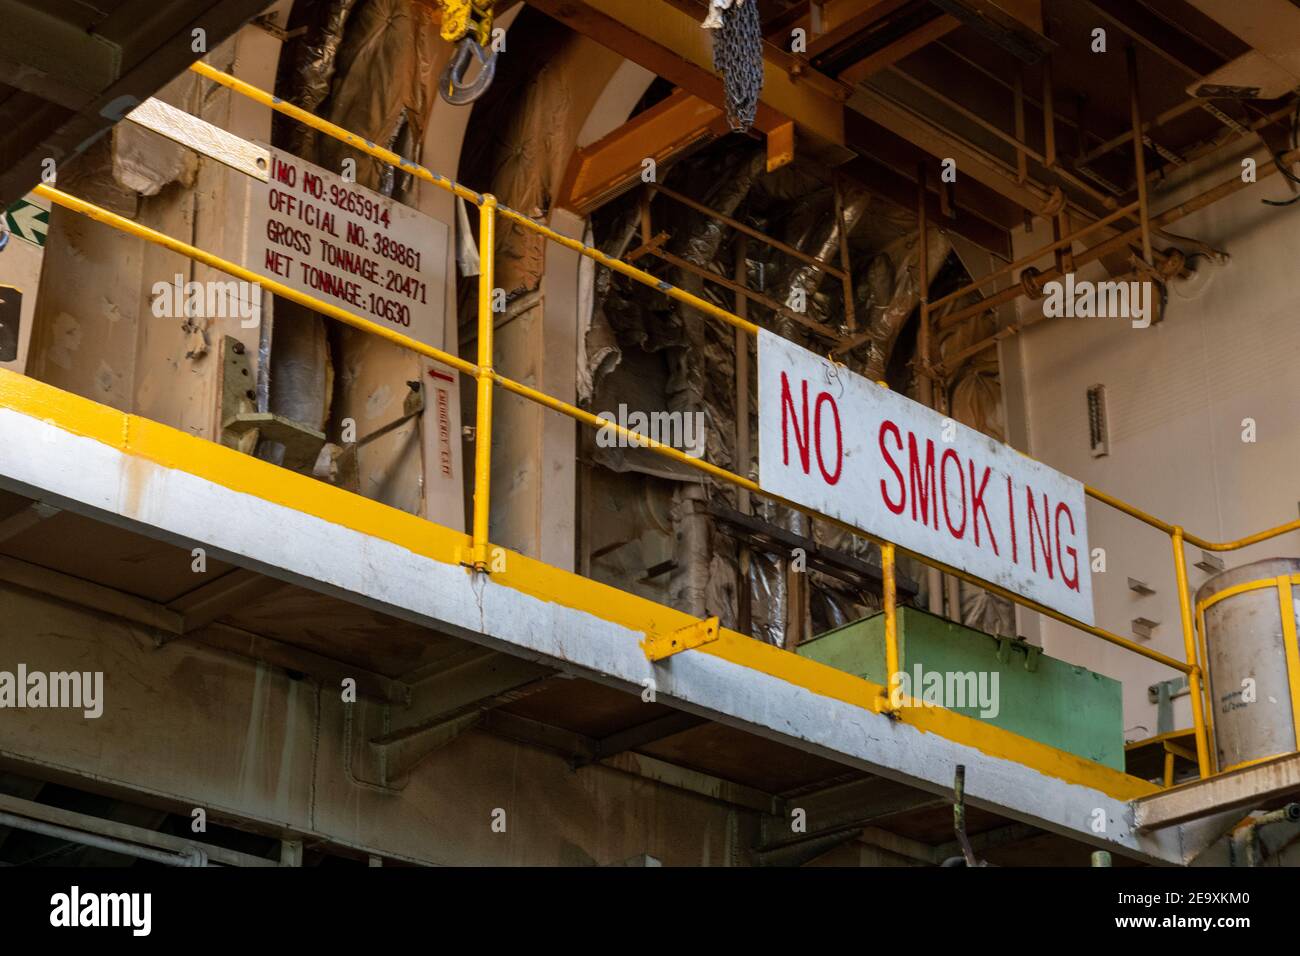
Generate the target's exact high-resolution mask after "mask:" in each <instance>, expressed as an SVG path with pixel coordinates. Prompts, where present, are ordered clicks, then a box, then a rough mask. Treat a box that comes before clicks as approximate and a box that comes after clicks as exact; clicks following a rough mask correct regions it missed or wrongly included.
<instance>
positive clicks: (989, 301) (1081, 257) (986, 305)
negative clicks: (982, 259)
mask: <svg viewBox="0 0 1300 956" xmlns="http://www.w3.org/2000/svg"><path fill="white" fill-rule="evenodd" d="M1278 160H1279V162H1280V163H1282V164H1290V163H1294V162H1300V149H1295V150H1290V151H1288V152H1286V153H1284V154H1283V155H1282V156H1280V157H1279V158H1278ZM1277 165H1278V164H1277V163H1267V164H1263V165H1261V166H1260V167H1259V173H1258V177H1257V181H1259V182H1262V181H1263V180H1265V179H1266V178H1268V177H1269V176H1271V175H1273V174H1274V173H1276V172H1277ZM1249 185H1251V184H1250V183H1248V182H1244V181H1243V180H1242V179H1241V177H1240V176H1235V177H1233V178H1232V179H1229V180H1227V181H1226V182H1223V183H1220V184H1219V185H1218V186H1215V187H1214V188H1212V189H1209V190H1207V191H1206V192H1204V193H1201V194H1200V195H1199V196H1195V197H1193V198H1192V199H1189V200H1187V202H1184V203H1180V204H1178V205H1177V206H1173V207H1171V208H1169V209H1166V210H1165V211H1164V212H1162V213H1160V214H1159V215H1157V216H1156V217H1155V218H1154V219H1152V220H1151V225H1152V226H1153V227H1155V228H1157V229H1159V228H1162V227H1164V226H1168V225H1170V224H1172V223H1175V222H1177V221H1178V220H1180V219H1182V218H1184V217H1186V216H1190V215H1191V214H1192V213H1194V212H1199V211H1200V210H1202V209H1204V208H1205V207H1206V206H1211V205H1213V204H1214V203H1216V202H1218V201H1219V200H1220V199H1223V198H1225V197H1227V196H1230V195H1232V194H1233V193H1236V192H1239V191H1240V190H1242V189H1245V188H1246V187H1247V186H1249ZM1141 234H1142V230H1141V228H1140V227H1135V228H1133V229H1129V230H1127V231H1126V232H1122V233H1120V234H1118V235H1116V236H1112V237H1111V238H1110V239H1107V240H1105V241H1104V242H1100V243H1098V244H1097V245H1095V246H1093V247H1091V248H1089V249H1085V250H1084V251H1083V252H1081V253H1079V254H1078V255H1076V256H1075V257H1074V264H1075V267H1076V268H1078V267H1079V266H1083V265H1087V264H1088V263H1089V262H1093V261H1094V260H1097V259H1100V258H1102V257H1103V256H1107V255H1110V254H1111V253H1112V252H1117V251H1119V250H1120V249H1123V248H1124V247H1125V246H1127V245H1128V244H1129V243H1130V242H1132V241H1133V240H1134V239H1136V238H1138V237H1139V236H1140V235H1141ZM1040 278H1041V279H1043V280H1049V279H1054V278H1060V273H1058V272H1056V271H1055V269H1052V270H1049V271H1047V272H1044V273H1043V274H1042V275H1041V276H1040ZM1022 295H1024V290H1023V289H1022V288H1020V286H1018V285H1013V286H1011V287H1010V288H1008V289H1004V290H1002V291H1001V292H997V293H994V294H993V295H990V296H986V297H985V298H983V299H981V300H980V301H979V302H976V303H975V304H974V305H971V306H968V307H966V308H964V309H960V310H958V311H956V312H952V313H950V314H949V315H946V316H944V317H943V318H942V319H940V321H939V327H940V328H941V329H947V328H951V327H952V326H954V325H956V324H958V323H959V322H964V321H965V320H966V319H969V318H972V317H974V316H977V315H983V314H984V313H985V312H989V311H991V310H993V309H995V308H997V307H998V306H1000V305H1005V304H1006V303H1008V302H1014V301H1015V300H1016V299H1018V298H1020V297H1021V296H1022ZM1032 324H1033V323H1032V322H1026V323H1023V324H1022V325H1021V326H1020V328H1025V327H1028V326H1029V325H1032ZM997 340H998V339H997V337H996V336H989V337H988V338H987V339H985V340H983V341H982V342H979V343H976V345H977V346H978V349H979V350H982V349H985V348H989V347H991V346H993V345H995V344H997ZM1188 540H1189V541H1190V540H1191V539H1190V538H1189V539H1188Z"/></svg>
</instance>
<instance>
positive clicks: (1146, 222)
mask: <svg viewBox="0 0 1300 956" xmlns="http://www.w3.org/2000/svg"><path fill="white" fill-rule="evenodd" d="M1124 55H1125V57H1126V59H1127V61H1128V95H1129V109H1130V111H1131V114H1132V119H1133V166H1134V169H1135V171H1136V173H1137V194H1138V221H1139V224H1140V225H1141V227H1142V261H1143V262H1145V263H1146V264H1147V265H1153V264H1154V263H1155V259H1154V258H1153V256H1152V255H1151V210H1150V208H1148V205H1147V159H1146V144H1145V143H1143V141H1142V97H1141V93H1140V91H1139V89H1138V63H1137V47H1135V46H1134V45H1133V44H1131V43H1130V44H1129V45H1128V46H1127V47H1126V48H1125V50H1124Z"/></svg>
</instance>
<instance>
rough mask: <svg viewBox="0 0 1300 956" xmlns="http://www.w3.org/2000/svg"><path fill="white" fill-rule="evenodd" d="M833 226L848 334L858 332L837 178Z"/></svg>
mask: <svg viewBox="0 0 1300 956" xmlns="http://www.w3.org/2000/svg"><path fill="white" fill-rule="evenodd" d="M835 226H836V228H837V230H838V231H839V240H840V243H839V245H840V269H841V270H842V271H843V273H844V274H843V275H842V276H841V277H840V281H841V283H842V285H843V290H844V327H845V328H847V329H848V330H849V332H850V333H853V332H856V331H857V330H858V314H857V307H856V306H855V305H854V302H853V299H854V295H853V272H852V256H851V255H850V253H849V224H848V222H847V220H845V218H844V193H843V190H841V189H840V181H839V178H838V177H836V179H835Z"/></svg>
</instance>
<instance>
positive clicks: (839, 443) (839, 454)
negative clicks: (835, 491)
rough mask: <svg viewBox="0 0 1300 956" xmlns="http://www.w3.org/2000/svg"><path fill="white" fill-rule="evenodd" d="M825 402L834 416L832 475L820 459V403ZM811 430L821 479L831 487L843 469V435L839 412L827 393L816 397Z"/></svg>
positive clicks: (805, 383) (838, 478)
mask: <svg viewBox="0 0 1300 956" xmlns="http://www.w3.org/2000/svg"><path fill="white" fill-rule="evenodd" d="M807 388H808V383H807V382H804V390H805V392H806V391H807ZM823 402H825V403H827V404H829V405H830V407H831V414H833V415H834V416H835V473H834V475H832V474H831V473H830V472H828V471H827V470H826V462H825V461H824V460H823V459H822V403H823ZM813 430H814V432H816V435H815V440H816V442H817V467H818V468H820V469H821V472H822V477H823V478H825V479H826V484H828V485H833V484H835V483H836V482H838V481H839V480H840V472H841V471H842V470H843V468H844V435H843V433H842V432H841V431H840V410H839V407H838V406H837V405H836V404H835V399H833V398H831V396H830V393H829V392H821V393H820V394H818V396H817V403H816V406H815V411H814V412H813Z"/></svg>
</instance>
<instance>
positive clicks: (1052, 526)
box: [758, 330, 1093, 624]
mask: <svg viewBox="0 0 1300 956" xmlns="http://www.w3.org/2000/svg"><path fill="white" fill-rule="evenodd" d="M758 400H759V419H758V425H759V484H760V485H762V487H763V490H764V491H768V492H771V493H772V494H776V495H780V496H782V497H784V498H788V499H790V500H791V501H794V502H797V503H799V504H801V505H805V506H807V507H810V508H814V509H816V510H817V511H820V512H822V513H824V514H827V515H830V516H831V517H834V518H838V519H839V520H841V521H843V522H845V523H847V524H850V525H853V526H854V527H856V528H860V529H861V530H863V531H866V532H868V533H870V534H873V535H876V536H878V537H880V538H883V539H885V540H887V541H893V542H894V543H895V544H897V545H899V546H900V547H903V548H906V549H907V550H909V551H913V552H915V553H917V554H920V555H923V556H926V557H930V558H934V559H936V560H938V561H941V562H943V563H944V564H947V565H950V566H952V567H955V568H959V569H960V570H962V571H966V572H967V573H969V574H972V575H974V576H976V577H978V578H982V579H983V580H985V581H989V582H991V583H993V584H997V585H1000V586H1001V587H1003V588H1006V589H1007V590H1009V591H1014V592H1015V593H1017V594H1020V595H1022V596H1024V597H1026V598H1029V599H1030V600H1033V601H1037V602H1038V603H1040V604H1043V605H1046V606H1047V607H1051V608H1054V609H1056V610H1059V611H1062V612H1064V613H1065V614H1068V615H1070V616H1071V617H1073V618H1075V619H1077V620H1080V621H1083V622H1085V623H1088V624H1092V623H1093V606H1092V579H1091V576H1090V573H1089V572H1090V568H1089V561H1088V558H1089V552H1088V525H1087V520H1088V519H1087V511H1086V508H1085V498H1084V490H1083V485H1082V484H1081V483H1080V482H1078V481H1075V480H1074V479H1073V478H1070V477H1069V476H1067V475H1063V474H1061V473H1060V472H1058V471H1055V470H1053V469H1051V468H1048V467H1047V466H1046V465H1043V464H1040V463H1039V462H1036V461H1032V460H1030V459H1028V458H1025V457H1023V456H1022V455H1020V454H1019V453H1018V452H1016V451H1015V450H1014V449H1012V448H1010V447H1008V446H1006V445H1002V444H999V443H998V442H996V441H994V440H993V439H991V438H989V437H988V436H987V435H984V434H981V433H980V432H977V431H975V430H974V429H972V428H967V427H966V426H964V425H961V424H959V423H957V422H954V421H952V420H951V419H948V418H944V417H943V416H942V415H939V414H938V413H936V412H934V411H932V410H931V409H929V408H926V407H925V406H923V405H921V404H919V403H917V402H914V401H912V400H910V399H908V398H905V397H903V396H902V395H899V394H897V393H895V392H891V391H889V390H888V389H885V388H882V387H881V386H879V385H877V384H875V383H874V382H871V381H868V380H867V379H865V378H863V377H862V376H860V375H856V374H854V373H852V372H850V371H849V370H848V369H846V368H843V367H840V366H836V365H833V364H832V363H830V362H828V361H826V360H825V359H823V358H821V357H820V356H818V355H815V354H814V353H812V352H809V351H808V350H806V349H803V348H800V347H799V346H797V345H795V344H794V343H792V342H790V341H788V340H786V339H783V338H781V337H780V336H778V335H775V334H774V333H771V332H768V331H766V330H760V332H759V338H758Z"/></svg>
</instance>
